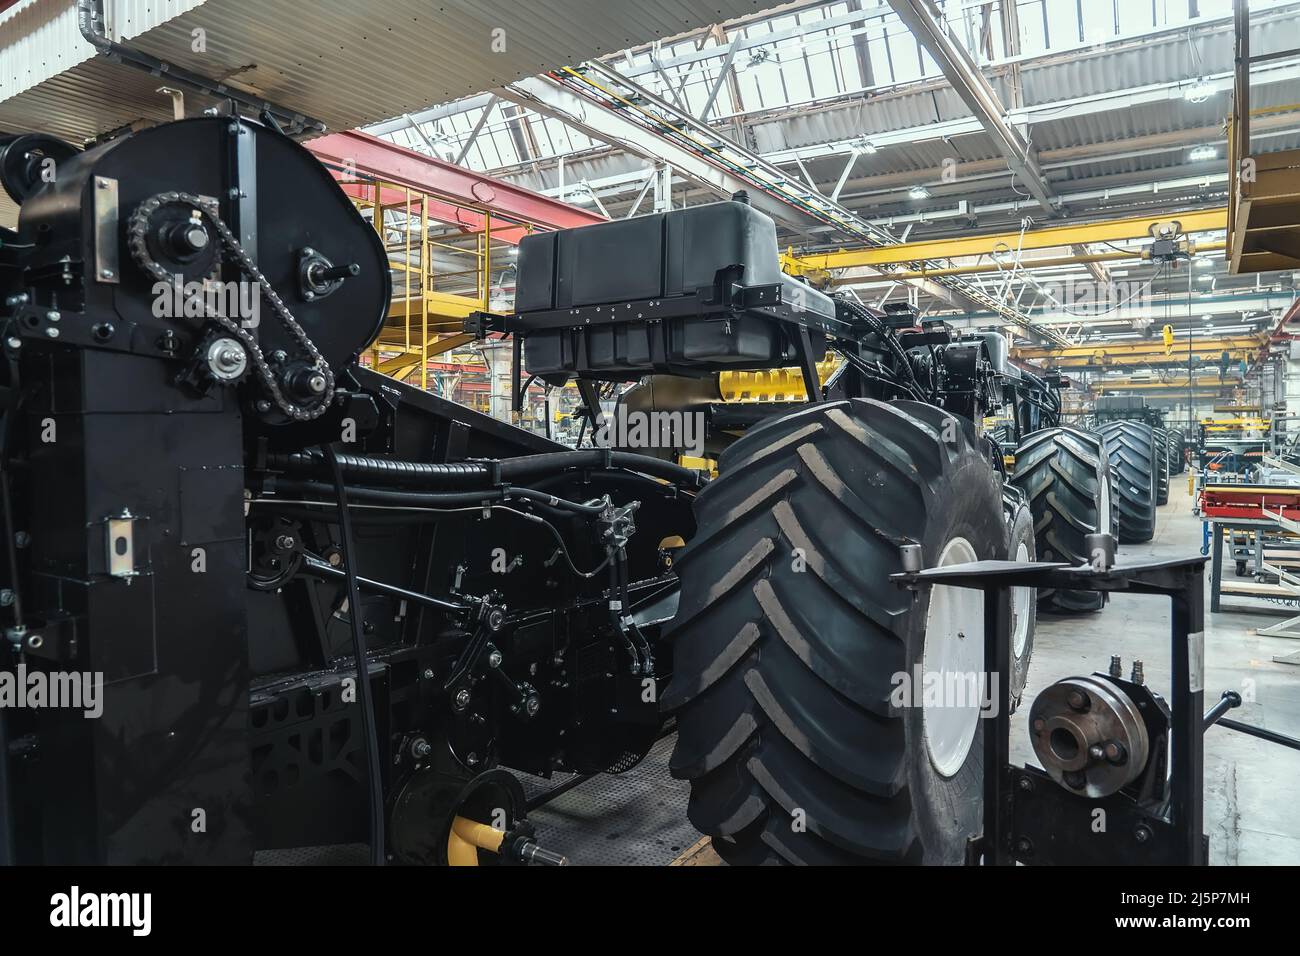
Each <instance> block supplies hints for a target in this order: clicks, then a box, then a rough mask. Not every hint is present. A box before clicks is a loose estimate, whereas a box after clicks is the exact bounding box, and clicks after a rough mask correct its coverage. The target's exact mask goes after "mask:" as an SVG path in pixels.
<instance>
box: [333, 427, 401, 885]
mask: <svg viewBox="0 0 1300 956" xmlns="http://www.w3.org/2000/svg"><path fill="white" fill-rule="evenodd" d="M321 451H322V452H323V453H324V456H325V460H326V461H328V462H329V464H330V469H331V471H333V472H334V491H335V494H336V495H337V497H338V503H339V528H340V530H341V532H342V538H343V541H342V547H343V568H344V573H345V574H346V576H347V582H348V619H349V620H350V621H351V623H352V653H353V654H354V655H355V657H356V664H357V700H358V702H359V703H360V704H361V733H362V737H363V738H364V742H365V750H366V779H367V781H368V782H369V793H370V799H369V801H368V803H369V811H370V862H371V864H372V865H374V866H383V865H384V854H385V849H386V847H385V843H384V785H383V778H382V776H381V770H380V767H381V763H380V756H379V731H378V728H377V727H376V725H375V707H374V702H373V701H372V700H371V698H370V668H369V664H368V661H367V658H366V634H365V628H364V627H363V626H362V620H361V588H360V586H359V585H358V583H357V563H356V561H357V557H356V556H357V550H356V542H355V541H354V539H353V537H352V516H351V514H350V513H349V511H348V489H347V485H345V484H344V482H343V469H342V468H340V467H339V462H338V459H337V458H336V457H335V455H334V449H333V448H331V447H330V446H328V445H323V446H321Z"/></svg>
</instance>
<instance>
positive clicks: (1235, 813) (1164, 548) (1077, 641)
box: [1011, 475, 1300, 866]
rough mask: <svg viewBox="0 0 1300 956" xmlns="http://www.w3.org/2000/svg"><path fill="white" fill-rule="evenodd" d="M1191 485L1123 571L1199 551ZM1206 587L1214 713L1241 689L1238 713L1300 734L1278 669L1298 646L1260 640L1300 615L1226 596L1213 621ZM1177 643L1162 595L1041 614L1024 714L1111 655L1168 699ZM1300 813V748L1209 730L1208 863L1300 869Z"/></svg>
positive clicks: (1017, 743) (1022, 734) (1020, 757)
mask: <svg viewBox="0 0 1300 956" xmlns="http://www.w3.org/2000/svg"><path fill="white" fill-rule="evenodd" d="M1186 489H1187V483H1186V476H1185V475H1182V476H1178V477H1176V478H1175V479H1174V481H1173V484H1172V486H1171V489H1170V503H1169V504H1168V505H1166V506H1164V507H1163V508H1161V509H1160V514H1159V517H1158V519H1157V522H1156V536H1155V538H1154V539H1153V540H1152V541H1150V542H1149V543H1147V544H1141V545H1125V546H1121V548H1120V555H1119V560H1120V562H1121V563H1127V562H1130V561H1138V560H1142V559H1144V558H1157V559H1167V558H1175V557H1182V556H1187V555H1195V554H1199V553H1200V546H1201V522H1200V521H1199V520H1198V519H1197V518H1196V517H1194V516H1193V515H1192V513H1191V498H1190V497H1188V495H1187V493H1186ZM1232 575H1233V570H1232V565H1231V564H1228V570H1227V578H1228V579H1231V580H1235V578H1233V576H1232ZM1209 582H1210V575H1209V568H1208V566H1207V568H1206V574H1205V586H1206V598H1205V608H1206V612H1205V703H1206V707H1207V708H1208V707H1209V706H1210V705H1211V704H1212V703H1213V702H1214V701H1217V700H1218V699H1219V696H1220V695H1221V694H1222V693H1223V691H1225V690H1235V691H1237V692H1238V693H1240V694H1241V695H1242V697H1243V698H1245V700H1246V701H1247V702H1246V703H1243V704H1242V706H1241V707H1239V708H1237V709H1236V710H1234V711H1232V712H1231V715H1230V716H1232V717H1233V718H1235V719H1237V720H1240V721H1241V722H1243V723H1250V724H1254V725H1257V726H1260V727H1266V728H1268V729H1270V730H1275V731H1277V732H1279V733H1283V734H1288V735H1290V736H1292V737H1300V667H1296V666H1291V665H1286V664H1278V663H1274V661H1273V658H1274V657H1275V656H1281V655H1284V654H1290V653H1294V652H1295V651H1297V650H1300V641H1296V640H1288V639H1286V638H1273V637H1260V636H1258V635H1257V634H1256V633H1255V629H1256V628H1259V627H1268V626H1269V625H1270V624H1275V623H1277V622H1278V621H1280V620H1282V619H1283V617H1284V616H1285V615H1286V614H1295V613H1300V611H1296V610H1288V609H1285V608H1281V607H1277V606H1275V605H1270V604H1268V603H1266V602H1264V601H1260V600H1257V599H1252V598H1246V597H1225V598H1224V601H1223V606H1224V607H1225V608H1231V609H1232V610H1225V611H1224V612H1222V613H1219V614H1211V613H1210V610H1209V608H1210V598H1209ZM1252 608H1254V610H1253V611H1252ZM1264 609H1270V610H1271V611H1274V612H1276V613H1267V612H1265V611H1264ZM1168 647H1169V603H1168V602H1167V601H1165V600H1162V599H1160V598H1152V597H1142V596H1135V595H1115V596H1113V597H1112V598H1111V602H1110V604H1109V605H1107V606H1106V607H1105V608H1104V609H1102V610H1101V611H1099V612H1096V613H1094V614H1088V615H1082V616H1075V617H1048V616H1040V617H1039V619H1038V628H1037V632H1036V635H1035V638H1034V656H1033V660H1032V663H1031V665H1030V668H1029V686H1028V687H1027V688H1026V691H1025V701H1024V703H1023V704H1022V707H1023V708H1025V710H1024V711H1021V712H1027V708H1028V707H1029V706H1030V704H1031V702H1032V699H1031V695H1033V694H1035V693H1036V692H1037V691H1039V690H1041V689H1042V688H1043V687H1046V686H1047V685H1048V684H1050V683H1052V682H1053V681H1056V680H1059V679H1061V678H1063V677H1069V676H1074V675H1076V674H1087V673H1091V672H1092V671H1098V670H1099V671H1105V670H1106V668H1107V665H1108V664H1109V662H1110V655H1112V654H1119V655H1120V656H1121V657H1122V658H1123V662H1124V673H1125V676H1127V675H1128V670H1129V666H1130V662H1131V661H1132V660H1133V659H1134V658H1137V659H1138V660H1141V661H1143V662H1144V668H1145V672H1146V679H1147V683H1148V684H1150V685H1151V686H1152V687H1153V688H1154V689H1155V690H1156V691H1157V692H1160V693H1163V694H1166V695H1167V692H1168V687H1169V650H1168ZM1252 700H1253V702H1252ZM1019 713H1020V712H1018V713H1017V717H1019ZM1013 720H1014V723H1013V731H1012V741H1011V742H1012V762H1013V763H1017V764H1019V763H1036V761H1035V760H1034V759H1033V752H1032V750H1031V749H1030V747H1029V740H1028V732H1027V728H1026V727H1025V726H1024V723H1023V722H1022V721H1020V720H1015V719H1013ZM1298 805H1300V751H1295V750H1289V749H1287V748H1285V747H1280V746H1278V745H1276V744H1270V743H1267V742H1265V741H1262V740H1258V739H1256V738H1254V737H1249V736H1246V735H1244V734H1240V733H1237V732H1235V731H1230V730H1224V729H1222V728H1212V729H1211V730H1210V731H1209V732H1208V733H1207V734H1206V736H1205V832H1206V834H1208V836H1209V838H1210V862H1211V864H1213V865H1220V866H1222V865H1229V866H1234V865H1237V864H1243V865H1250V864H1255V865H1268V864H1291V865H1295V864H1300V815H1297V814H1296V812H1295V808H1296V807H1297V806H1298Z"/></svg>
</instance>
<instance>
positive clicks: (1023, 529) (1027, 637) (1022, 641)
mask: <svg viewBox="0 0 1300 956" xmlns="http://www.w3.org/2000/svg"><path fill="white" fill-rule="evenodd" d="M1002 511H1003V514H1004V516H1005V517H1006V522H1007V559H1008V560H1010V561H1036V560H1037V557H1036V556H1037V554H1038V550H1037V544H1036V542H1035V541H1034V515H1033V512H1032V511H1030V509H1029V499H1028V498H1027V496H1026V495H1025V493H1024V492H1023V491H1021V490H1020V489H1019V488H1017V487H1016V486H1015V485H1004V486H1003V488H1002ZM1037 604H1038V598H1037V594H1036V592H1035V589H1034V588H1012V589H1011V667H1010V669H1009V670H1010V674H1011V682H1010V684H1011V686H1010V687H1009V688H1008V689H1007V696H1008V698H1009V701H1010V705H1011V711H1012V713H1014V712H1015V711H1016V708H1018V707H1019V706H1020V698H1021V697H1023V696H1024V693H1025V681H1026V680H1027V679H1028V677H1029V659H1030V657H1032V656H1033V653H1034V628H1035V627H1036V625H1037V623H1038V613H1037V610H1038V609H1037Z"/></svg>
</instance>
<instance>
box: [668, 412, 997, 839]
mask: <svg viewBox="0 0 1300 956" xmlns="http://www.w3.org/2000/svg"><path fill="white" fill-rule="evenodd" d="M718 470H719V475H718V477H717V478H716V479H714V480H713V481H712V482H711V483H710V484H709V485H708V487H706V488H705V490H704V491H703V492H702V493H701V494H700V495H699V496H698V497H697V499H696V503H695V514H696V520H697V523H698V531H697V533H696V536H695V538H694V539H693V540H692V541H691V542H690V543H689V544H688V545H687V547H686V548H685V549H684V550H683V552H682V553H681V555H680V556H679V558H678V560H677V562H676V564H675V570H676V571H677V574H678V577H679V578H680V580H681V596H680V603H679V607H678V612H677V617H676V618H675V619H674V620H673V622H672V624H671V626H670V627H669V629H668V634H669V635H670V636H671V638H672V640H673V642H674V673H673V678H672V680H671V682H670V683H669V685H668V688H667V690H666V691H665V694H664V697H663V704H664V707H665V709H666V710H668V711H670V712H672V713H675V714H676V716H677V729H678V735H677V744H676V747H675V749H674V751H673V756H672V761H671V768H672V773H673V775H674V776H676V777H679V778H685V779H687V780H689V781H690V783H691V798H690V806H689V811H688V814H689V817H690V820H691V822H692V823H693V824H694V825H695V826H696V827H697V828H698V829H699V830H700V831H701V832H703V833H706V834H708V835H709V836H711V837H712V838H713V845H714V848H715V849H716V850H717V852H718V854H719V855H720V856H721V857H722V858H723V859H724V860H726V861H727V862H729V863H737V864H741V863H812V864H839V863H864V862H909V863H949V864H956V863H961V862H962V860H963V858H964V855H965V853H966V846H967V841H968V840H969V838H970V837H971V836H973V835H975V834H977V833H978V832H979V830H980V829H981V816H982V799H981V793H982V791H981V787H982V778H983V759H982V725H983V724H984V723H985V721H982V720H979V719H974V714H973V712H970V711H967V713H970V714H971V716H972V719H971V720H970V722H969V723H970V734H971V736H970V738H969V749H967V750H966V751H965V753H964V755H963V754H962V753H961V752H960V749H958V751H957V753H956V757H957V759H959V760H960V766H956V765H955V764H951V765H950V766H949V767H948V768H947V769H950V771H951V772H950V773H949V774H948V775H943V774H941V773H940V772H939V770H938V769H936V761H935V760H934V759H932V757H931V754H930V749H929V748H930V746H931V743H930V741H929V739H928V738H927V728H928V727H929V726H930V725H929V724H928V722H927V719H926V717H925V713H926V710H927V709H926V708H923V707H921V706H907V705H903V706H900V705H899V701H898V699H897V693H896V690H897V688H899V687H901V686H903V685H904V684H905V683H906V678H908V677H911V676H913V675H922V676H923V674H924V672H925V665H924V664H923V658H924V655H925V650H926V630H927V619H928V615H929V609H930V607H931V605H932V604H933V605H935V606H936V607H937V608H940V612H942V611H943V610H945V609H946V610H947V611H948V616H947V619H948V620H949V621H950V622H951V621H961V622H962V630H960V631H958V630H956V629H955V625H954V626H951V627H949V628H946V629H944V630H945V632H946V633H948V634H949V636H950V640H949V641H948V642H947V643H946V644H945V645H944V646H945V647H946V648H948V649H953V648H958V649H959V651H958V652H959V653H962V654H968V653H969V651H970V648H972V647H975V646H978V647H979V649H980V650H979V659H980V660H981V661H982V659H983V657H982V655H983V651H982V647H983V643H982V642H983V623H982V620H983V612H982V607H983V597H982V595H981V594H980V593H979V592H977V591H967V592H966V593H965V594H963V595H962V596H961V597H959V598H958V597H955V596H954V595H957V594H959V593H961V592H960V589H952V588H940V587H936V588H922V589H920V590H918V591H916V592H911V591H907V590H904V589H900V588H899V587H897V585H895V584H894V583H893V582H891V581H890V580H889V575H890V574H892V573H895V572H897V571H900V570H901V569H902V561H901V553H900V551H899V547H900V545H902V544H905V543H918V544H920V546H921V551H922V560H923V562H924V563H925V564H926V565H933V564H936V563H938V562H939V561H940V560H944V559H945V556H946V557H947V563H951V558H952V555H954V554H956V553H959V552H960V551H962V550H964V546H963V545H961V543H960V542H961V541H964V542H966V543H967V544H968V545H969V551H970V552H971V554H970V555H969V557H973V558H976V559H981V560H982V559H997V558H1004V557H1005V556H1006V550H1007V539H1006V534H1007V529H1006V525H1005V523H1004V521H1003V512H1002V496H1001V491H1000V488H1001V482H1000V480H999V479H998V477H997V476H996V475H995V473H994V471H993V468H992V466H991V464H990V462H989V460H988V456H987V452H986V449H985V448H984V447H983V446H982V445H981V440H980V439H979V437H978V436H977V435H976V434H975V429H974V427H973V425H972V424H971V423H970V422H969V421H964V420H962V419H959V418H956V417H954V416H953V415H951V414H949V413H947V412H945V411H943V410H942V409H939V408H936V407H934V406H931V405H923V404H920V403H916V402H897V403H893V404H887V403H883V402H876V401H870V400H865V399H853V400H851V401H842V402H831V403H825V404H819V405H814V406H811V407H809V408H806V409H801V410H799V411H797V412H793V413H791V414H789V415H786V416H783V417H781V418H779V419H776V420H774V421H771V422H765V423H763V424H762V425H760V426H759V427H758V428H755V429H751V430H750V431H749V432H748V433H747V434H746V435H745V436H744V437H743V438H742V439H741V440H740V441H738V442H736V443H735V444H734V445H732V446H731V447H729V448H728V449H727V450H726V452H724V453H723V455H722V457H721V458H720V460H719V462H718ZM940 592H944V593H943V594H942V601H940V596H941V595H940ZM959 602H960V603H959ZM954 608H956V609H957V611H958V612H959V613H956V614H954V613H953V609H954ZM940 612H937V613H940ZM934 630H935V632H936V633H937V632H938V631H939V628H937V627H936V628H935V629H934ZM958 638H960V639H962V640H965V641H974V642H978V645H967V644H959V643H958V640H957V639H958ZM932 643H937V642H932ZM963 660H964V658H963ZM981 667H982V665H981ZM931 670H933V671H935V672H940V673H949V671H947V670H945V669H944V668H943V667H938V668H934V667H932V668H931ZM952 672H956V673H964V669H961V668H954V669H953V671H952ZM916 694H917V695H918V696H919V690H916ZM912 700H915V697H914V698H912ZM931 719H934V720H935V721H936V723H935V725H934V726H936V727H938V726H939V721H941V720H942V719H944V718H943V717H942V715H936V717H934V718H931ZM960 736H961V735H960V734H957V735H954V739H957V738H960ZM958 742H959V743H960V740H958ZM935 746H936V747H941V746H942V741H939V742H938V743H936V745H935Z"/></svg>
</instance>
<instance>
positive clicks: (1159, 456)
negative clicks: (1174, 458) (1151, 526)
mask: <svg viewBox="0 0 1300 956" xmlns="http://www.w3.org/2000/svg"><path fill="white" fill-rule="evenodd" d="M1151 433H1152V434H1153V435H1154V436H1155V442H1156V504H1158V505H1167V504H1169V467H1170V466H1169V432H1167V431H1165V430H1164V429H1163V428H1153V429H1151Z"/></svg>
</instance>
